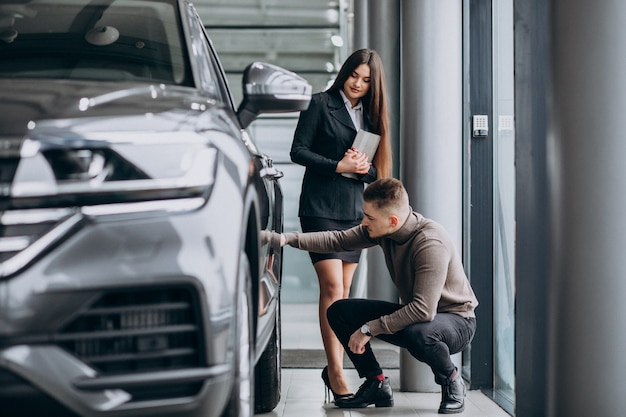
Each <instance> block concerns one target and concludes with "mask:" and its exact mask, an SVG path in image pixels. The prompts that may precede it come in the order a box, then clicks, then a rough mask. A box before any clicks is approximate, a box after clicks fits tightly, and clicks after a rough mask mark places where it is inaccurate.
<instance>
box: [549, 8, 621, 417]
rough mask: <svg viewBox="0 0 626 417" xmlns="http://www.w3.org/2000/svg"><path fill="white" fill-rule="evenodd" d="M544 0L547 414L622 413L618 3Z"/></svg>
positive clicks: (574, 416) (619, 16)
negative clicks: (549, 23) (548, 93)
mask: <svg viewBox="0 0 626 417" xmlns="http://www.w3.org/2000/svg"><path fill="white" fill-rule="evenodd" d="M552 5H553V11H554V16H553V22H554V24H553V27H552V37H553V38H552V40H553V45H554V51H553V53H552V56H553V57H554V66H553V72H552V75H553V78H552V80H553V87H554V90H553V103H554V106H553V113H552V117H553V126H552V129H551V131H550V135H549V142H548V145H549V146H548V151H549V153H548V156H549V163H550V167H549V168H550V169H549V178H550V187H551V191H552V195H551V197H552V202H553V206H552V210H551V214H552V216H551V219H552V223H553V230H554V237H553V239H552V254H553V257H552V259H553V260H554V264H553V268H552V271H551V277H552V280H551V284H552V285H551V287H550V304H549V305H550V333H549V334H550V339H549V340H550V356H549V360H548V366H549V371H550V373H549V382H548V387H549V397H548V400H549V401H548V409H549V415H551V416H568V417H569V416H572V417H577V416H591V415H594V416H618V415H624V414H625V413H626V411H625V410H624V393H625V392H626V391H625V389H624V387H625V385H624V370H625V369H626V331H624V318H626V302H625V301H624V295H625V294H626V279H625V277H624V276H625V275H626V272H625V268H624V265H625V264H624V254H625V249H626V217H625V216H624V207H626V180H625V178H626V163H625V161H624V158H625V157H626V140H625V134H624V109H626V53H625V49H624V48H625V45H624V40H625V39H626V26H625V25H624V22H626V2H624V1H623V0H604V1H600V2H594V1H591V0H567V1H565V0H553V1H552Z"/></svg>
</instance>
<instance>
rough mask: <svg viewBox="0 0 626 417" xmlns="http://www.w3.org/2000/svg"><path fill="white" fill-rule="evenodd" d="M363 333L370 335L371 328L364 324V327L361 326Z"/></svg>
mask: <svg viewBox="0 0 626 417" xmlns="http://www.w3.org/2000/svg"><path fill="white" fill-rule="evenodd" d="M361 333H363V334H366V335H368V336H369V335H370V326H368V325H367V324H364V325H363V326H361Z"/></svg>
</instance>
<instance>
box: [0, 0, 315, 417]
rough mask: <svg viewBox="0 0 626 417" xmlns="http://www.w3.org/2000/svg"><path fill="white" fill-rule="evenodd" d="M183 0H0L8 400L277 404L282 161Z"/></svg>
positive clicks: (0, 310) (266, 86) (262, 70)
mask: <svg viewBox="0 0 626 417" xmlns="http://www.w3.org/2000/svg"><path fill="white" fill-rule="evenodd" d="M310 94H311V86H310V85H309V84H308V83H307V82H306V81H305V80H304V79H302V78H301V77H299V76H297V75H296V74H294V73H292V72H290V71H287V70H284V69H282V68H278V67H275V66H272V65H269V64H265V63H258V62H257V63H252V64H251V65H250V66H248V68H247V69H246V71H245V72H244V74H243V97H244V99H243V101H242V103H241V104H240V105H239V106H238V107H235V106H234V104H233V102H232V98H231V94H230V91H229V87H228V85H227V82H226V78H225V75H224V73H223V71H222V68H221V65H220V63H219V60H218V57H217V56H216V54H215V51H214V49H213V47H212V45H211V42H210V40H209V38H208V36H207V34H206V32H205V30H204V27H203V25H202V22H201V21H200V19H199V18H198V15H197V13H196V11H195V10H194V7H193V6H192V5H191V4H190V3H189V2H187V1H184V0H9V1H7V0H0V414H2V416H3V417H13V416H20V417H22V416H27V415H35V416H38V417H41V416H46V417H60V416H77V415H78V416H99V417H102V416H120V417H121V416H124V417H128V416H152V417H156V416H176V417H185V416H202V417H210V416H249V415H251V414H253V413H254V412H255V411H256V412H267V411H270V410H272V409H273V408H274V407H275V406H276V405H277V403H278V401H279V399H280V365H281V364H280V281H281V273H282V270H281V267H282V251H281V249H280V248H272V247H270V246H269V245H268V244H267V243H266V242H264V241H263V239H262V238H261V236H262V234H263V233H262V232H263V231H264V230H269V231H277V232H280V231H282V226H283V200H282V197H283V196H282V193H281V188H280V184H279V181H278V180H279V178H280V177H281V176H282V173H281V172H280V171H278V170H277V169H276V168H275V167H274V166H273V164H272V161H271V160H270V159H269V158H268V157H267V156H265V155H264V154H263V153H262V152H261V151H260V150H259V149H258V148H257V146H256V145H255V143H254V141H253V139H252V138H251V137H250V136H249V134H248V132H247V130H246V128H247V127H248V125H249V124H250V123H251V122H252V121H253V120H254V119H255V118H256V117H257V116H258V115H259V114H261V113H264V112H288V111H299V110H302V109H305V108H306V107H307V105H308V102H309V100H310Z"/></svg>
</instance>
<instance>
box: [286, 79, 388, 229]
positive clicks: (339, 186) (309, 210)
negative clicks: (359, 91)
mask: <svg viewBox="0 0 626 417" xmlns="http://www.w3.org/2000/svg"><path fill="white" fill-rule="evenodd" d="M363 114H364V117H363V119H364V120H363V124H364V126H365V130H369V129H370V126H371V123H370V121H369V119H368V117H367V109H365V108H364V109H363ZM355 136H356V129H355V127H354V124H353V123H352V119H351V118H350V115H349V114H348V110H347V109H346V106H345V104H344V102H343V99H342V97H341V95H340V94H339V91H334V92H330V93H329V92H322V93H317V94H314V95H313V97H312V98H311V103H310V104H309V107H308V109H307V110H305V111H303V112H302V113H301V114H300V119H299V120H298V125H297V127H296V131H295V134H294V139H293V143H292V145H291V152H290V155H291V160H292V161H293V162H295V163H297V164H300V165H303V166H305V167H306V170H305V172H304V179H303V180H302V190H301V193H300V208H299V210H298V216H299V217H305V216H310V217H323V218H327V219H334V220H360V219H361V218H362V217H363V188H364V183H370V182H372V181H374V180H375V179H376V168H375V167H374V166H373V165H372V167H371V168H370V171H369V173H367V174H365V175H360V176H359V177H360V179H359V180H354V179H350V178H346V177H344V176H342V175H341V174H337V173H336V172H335V169H336V168H337V164H338V163H339V161H340V160H341V158H343V155H344V153H345V152H346V150H347V149H349V148H350V147H351V146H352V142H353V141H354V137H355Z"/></svg>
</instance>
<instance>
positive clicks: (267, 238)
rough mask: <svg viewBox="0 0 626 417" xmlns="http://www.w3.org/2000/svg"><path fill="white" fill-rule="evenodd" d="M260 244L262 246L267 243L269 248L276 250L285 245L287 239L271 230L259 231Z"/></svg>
mask: <svg viewBox="0 0 626 417" xmlns="http://www.w3.org/2000/svg"><path fill="white" fill-rule="evenodd" d="M261 242H262V243H263V244H266V243H269V244H270V246H272V247H273V248H275V249H278V248H280V247H283V246H285V245H286V244H287V238H285V235H284V234H282V233H280V234H279V233H276V232H272V231H271V230H261ZM279 245H280V246H279Z"/></svg>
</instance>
